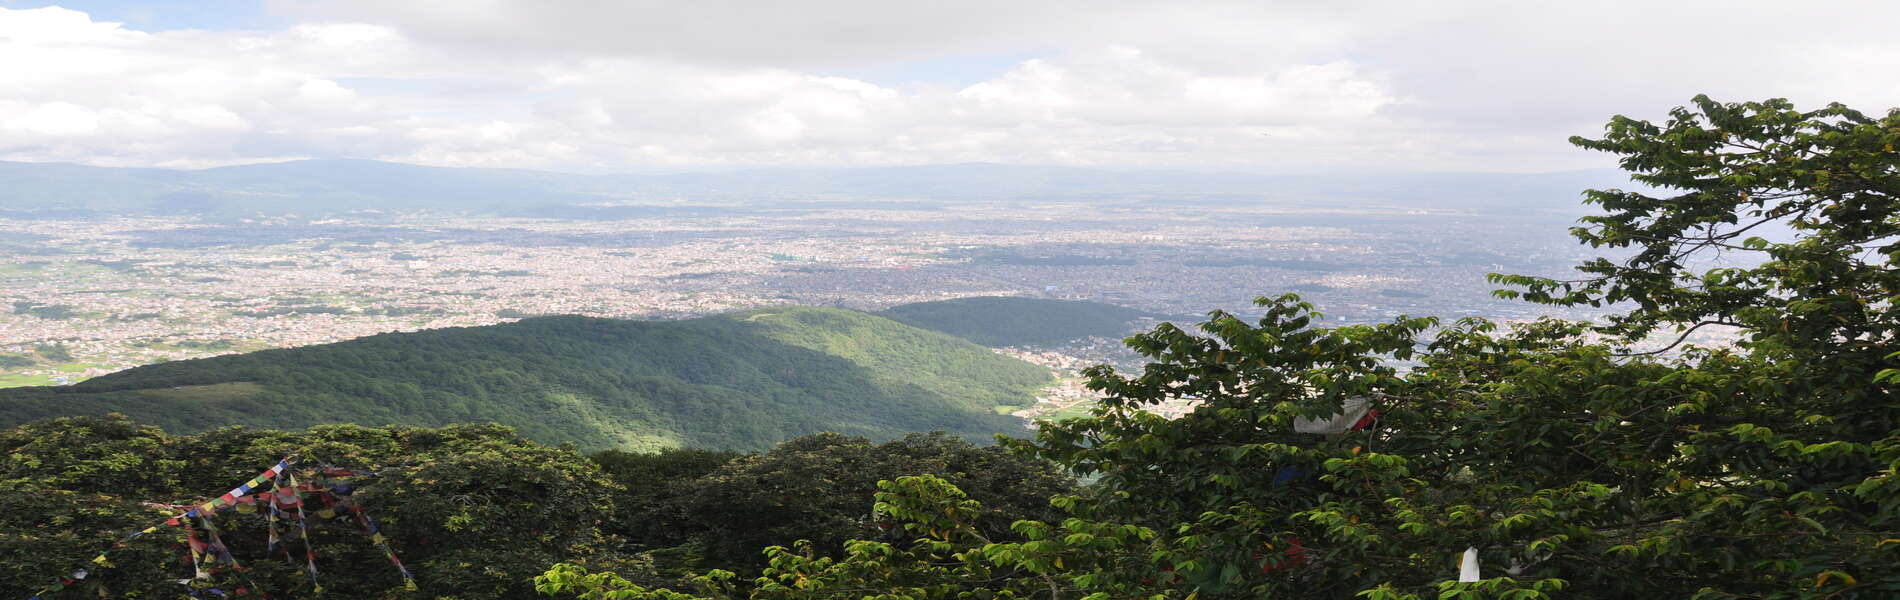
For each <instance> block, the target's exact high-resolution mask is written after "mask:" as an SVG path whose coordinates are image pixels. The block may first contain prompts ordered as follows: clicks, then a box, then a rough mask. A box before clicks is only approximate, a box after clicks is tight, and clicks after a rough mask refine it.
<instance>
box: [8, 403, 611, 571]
mask: <svg viewBox="0 0 1900 600" xmlns="http://www.w3.org/2000/svg"><path fill="white" fill-rule="evenodd" d="M293 454H294V455H295V456H296V460H297V461H298V462H299V464H307V465H312V466H316V465H336V466H343V467H349V468H351V469H357V470H371V471H375V473H376V474H375V476H374V477H370V478H366V479H362V480H360V481H357V482H355V483H356V485H355V486H354V490H353V497H354V499H355V501H356V502H359V503H361V505H362V506H364V507H366V508H367V511H368V513H369V514H370V515H372V516H373V519H374V520H375V522H376V523H378V525H379V526H380V530H379V532H380V534H381V535H383V536H385V537H386V538H387V540H388V544H389V545H390V546H391V547H392V548H393V549H394V550H395V551H396V552H397V553H398V554H399V555H400V556H401V559H402V561H403V562H404V564H406V565H407V566H408V568H409V570H411V571H412V572H413V573H414V575H415V583H416V584H417V588H418V590H416V591H419V592H421V593H420V594H417V593H415V592H414V591H411V590H408V589H405V588H406V586H405V581H404V579H403V577H402V576H401V575H400V574H399V573H398V571H397V570H396V569H395V567H394V566H392V564H391V562H390V561H389V559H388V556H387V555H385V554H384V553H383V552H382V551H381V549H380V548H378V547H377V545H376V544H375V543H374V542H373V540H371V539H370V538H369V536H368V535H366V534H365V532H364V531H363V530H362V529H361V528H360V527H359V524H358V523H357V522H355V521H353V520H351V519H350V518H349V515H348V514H347V511H337V514H329V513H324V512H319V511H321V510H322V509H323V508H324V507H323V506H321V505H316V504H313V505H311V506H310V507H309V509H310V511H311V512H310V517H311V520H310V523H311V525H310V529H309V535H310V538H309V545H308V546H306V545H303V540H302V539H301V538H300V537H297V535H298V534H293V533H291V532H290V531H289V530H288V529H287V528H285V529H283V530H282V531H280V534H282V535H284V536H286V537H285V538H284V539H285V540H286V543H285V545H284V546H283V548H285V549H286V550H288V549H290V548H293V547H294V552H295V553H297V554H298V555H299V556H296V557H286V556H284V555H282V554H281V553H279V554H267V553H266V544H265V540H266V539H267V538H268V537H269V536H270V534H269V533H268V531H267V530H266V524H265V519H264V518H263V517H262V516H260V515H259V514H258V513H257V511H249V512H245V511H238V512H237V514H229V513H226V514H222V515H221V516H219V517H218V518H217V519H216V523H217V526H218V527H219V528H222V529H223V540H224V541H225V542H226V543H228V544H229V549H230V552H231V553H232V555H233V556H235V557H236V558H238V559H239V561H240V562H241V564H242V565H244V567H245V570H243V571H235V570H233V571H235V572H234V573H233V572H220V573H218V574H216V576H214V577H212V578H209V579H205V580H201V581H192V580H190V579H189V578H191V577H192V576H193V575H194V572H193V568H192V565H191V562H190V560H188V555H187V554H186V551H185V550H184V546H183V544H184V542H185V541H186V540H185V534H184V533H183V530H181V529H180V528H179V527H175V526H159V527H157V528H156V529H155V530H154V531H152V532H151V534H150V535H142V536H141V537H138V538H136V539H131V540H127V541H125V543H124V544H123V547H115V546H114V543H115V542H119V541H120V540H125V538H126V536H128V535H129V534H132V533H134V532H138V531H140V530H141V529H142V528H145V527H150V526H156V525H159V524H160V523H161V522H162V521H164V520H165V519H166V518H168V517H170V516H174V515H176V514H178V511H177V510H176V509H173V508H165V507H157V508H155V507H153V506H152V505H150V503H160V504H169V505H181V504H185V505H196V504H198V503H202V502H205V501H207V500H209V499H211V498H215V497H217V496H218V494H220V493H222V492H224V491H226V490H230V489H231V488H232V487H233V486H235V485H238V484H240V483H243V482H245V481H246V480H248V479H250V478H251V477H253V476H255V475H257V474H258V472H259V471H260V470H262V469H264V468H266V467H269V466H270V465H272V464H273V463H276V462H277V461H278V460H279V459H281V458H283V457H285V456H288V455H293ZM618 489H619V488H618V486H616V485H615V484H613V483H612V482H611V481H609V480H607V478H606V477H605V476H604V475H603V474H601V473H600V471H599V470H598V469H597V468H596V467H594V465H593V464H592V463H591V462H590V461H588V460H587V459H586V458H584V457H582V456H580V455H579V454H577V453H575V452H574V451H572V450H569V449H562V448H552V447H548V446H543V445H540V444H537V443H535V442H532V441H528V440H526V439H523V438H521V437H520V436H518V435H516V434H515V433H514V432H513V430H510V429H508V428H506V427H501V426H495V425H465V426H454V427H445V428H439V429H424V428H414V427H376V428H371V427H359V426H354V425H330V426H321V427H315V428H311V429H310V430H307V431H301V432H283V431H261V430H250V429H242V428H228V429H220V430H215V431H210V432H205V433H202V434H197V435H190V436H171V435H166V434H165V433H163V432H161V431H159V430H158V429H157V428H155V427H148V426H139V425H135V424H133V423H131V422H129V421H127V420H125V419H124V418H122V417H117V416H110V417H71V418H61V419H53V420H48V421H42V422H38V423H33V424H28V425H23V426H20V427H16V428H12V429H9V430H5V431H0V595H5V596H11V597H17V598H25V597H28V596H30V595H33V594H35V593H39V592H42V591H45V590H47V588H48V587H49V585H51V584H55V583H57V582H60V581H61V580H63V579H73V581H72V583H70V584H65V585H62V586H61V587H60V588H59V589H54V590H52V591H50V592H48V593H46V594H45V595H43V596H42V597H43V598H45V599H46V600H55V599H59V598H81V597H88V598H90V597H114V598H118V597H125V598H132V597H152V598H176V597H182V595H184V594H186V593H189V592H190V591H191V589H193V588H191V587H188V586H184V585H180V582H181V580H182V581H184V582H185V583H186V584H189V585H191V586H200V587H206V586H215V587H217V588H219V589H220V591H222V592H224V593H226V594H237V593H238V592H237V590H238V589H240V588H241V589H244V590H245V591H246V593H252V594H254V593H260V592H261V593H265V594H270V595H272V596H277V597H291V598H298V597H311V596H314V595H315V590H314V587H315V586H314V585H313V584H312V580H311V577H309V575H308V573H306V572H305V571H304V570H303V567H304V565H305V562H304V561H303V556H302V554H304V553H305V552H306V551H309V552H312V553H314V555H315V557H316V560H315V562H316V565H317V568H318V571H319V573H318V575H317V577H316V580H317V581H318V582H320V583H321V585H322V586H323V588H324V591H325V592H326V593H327V594H328V595H332V596H336V597H349V598H380V597H409V596H422V597H456V598H465V599H471V600H473V599H480V598H497V599H499V598H519V597H522V596H524V595H530V594H532V593H533V592H532V590H531V588H530V584H529V581H530V580H531V579H532V578H533V577H534V576H535V575H536V574H538V573H540V572H542V571H544V570H546V569H547V568H548V567H549V566H550V565H552V564H554V563H556V562H558V561H577V562H582V563H585V564H590V565H595V566H607V567H616V566H619V565H618V564H617V563H615V562H614V561H613V560H612V557H611V556H610V555H606V554H603V553H601V552H600V551H599V550H600V548H601V547H602V545H603V541H604V536H603V534H602V531H601V524H602V523H603V522H604V521H605V520H606V519H607V518H608V517H609V516H610V514H611V508H612V500H613V497H614V496H615V494H616V492H617V491H618ZM311 498H314V497H311ZM308 501H310V502H315V500H314V499H310V500H308ZM202 533H203V532H202V531H201V532H200V534H202ZM108 551H109V555H108V559H107V560H106V561H105V562H93V560H94V558H95V557H97V556H100V553H101V552H108ZM286 558H290V559H291V560H289V561H287V560H286ZM181 561H182V564H181ZM81 570H84V571H85V576H84V577H74V574H76V573H78V572H80V571H81ZM199 593H201V594H214V593H213V592H210V591H209V590H208V589H200V590H199Z"/></svg>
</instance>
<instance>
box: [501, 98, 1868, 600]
mask: <svg viewBox="0 0 1900 600" xmlns="http://www.w3.org/2000/svg"><path fill="white" fill-rule="evenodd" d="M1575 141H1576V142H1577V143H1578V144H1579V145H1582V146H1585V147H1588V148H1593V149H1599V150H1605V151H1610V152H1614V153H1617V154H1619V155H1621V156H1622V157H1623V165H1624V166H1625V168H1626V169H1628V170H1630V171H1631V172H1632V173H1633V174H1634V176H1635V178H1636V179H1637V180H1638V181H1640V182H1642V183H1644V184H1647V185H1648V186H1651V187H1653V188H1657V189H1661V190H1664V191H1671V190H1673V191H1676V192H1680V193H1678V194H1677V195H1674V196H1669V197H1660V198H1659V197H1652V196H1649V195H1646V194H1643V193H1636V192H1627V191H1619V190H1607V191H1593V192H1591V194H1590V198H1591V200H1592V201H1593V202H1596V203H1598V204H1600V205H1601V206H1602V207H1603V208H1604V209H1605V210H1606V213H1607V214H1604V215H1601V216H1597V217H1593V218H1590V219H1587V220H1586V221H1585V226H1584V227H1581V228H1578V229H1577V230H1576V233H1577V235H1578V237H1579V238H1580V239H1582V240H1583V241H1585V242H1586V243H1590V244H1593V245H1597V246H1607V247H1612V248H1628V249H1630V250H1633V251H1634V252H1633V253H1632V254H1630V255H1628V256H1627V257H1625V258H1622V259H1615V260H1613V259H1608V258H1605V259H1599V260H1594V261H1590V262H1589V263H1586V264H1585V265H1584V266H1583V267H1582V270H1583V272H1584V274H1585V275H1586V276H1590V277H1591V278H1588V279H1584V280H1578V281H1556V280H1552V279H1546V278H1537V277H1527V276H1511V275H1497V276H1494V278H1495V280H1496V281H1499V282H1501V283H1505V284H1510V285H1514V286H1518V288H1519V289H1518V290H1508V291H1506V292H1505V293H1504V294H1505V295H1521V296H1522V297H1524V298H1527V299H1530V300H1533V301H1539V302H1552V303H1559V304H1578V303H1590V304H1597V305H1603V306H1627V307H1629V311H1628V312H1626V313H1623V314H1621V315H1618V316H1616V317H1614V318H1612V319H1609V320H1608V321H1607V322H1605V323H1602V324H1587V323H1567V322H1560V321H1543V322H1538V323H1534V324H1530V325H1527V326H1522V327H1518V328H1515V329H1512V330H1509V331H1500V330H1498V329H1497V327H1496V326H1495V325H1493V324H1491V323H1487V322H1484V321H1481V320H1464V321H1459V322H1458V323H1455V324H1450V325H1449V326H1443V327H1441V324H1440V323H1438V322H1436V321H1435V320H1432V319H1415V318H1400V319H1397V320H1395V321H1393V322H1392V323H1389V324H1382V325H1369V326H1350V327H1340V328H1331V329H1327V328H1316V327H1313V324H1314V323H1317V322H1319V315H1318V314H1317V313H1315V312H1313V309H1312V307H1311V306H1309V305H1307V304H1305V303H1302V302H1300V301H1299V300H1298V299H1297V298H1295V297H1292V296H1283V297H1280V298H1272V299H1262V300H1261V301H1260V304H1261V305H1262V306H1263V307H1265V308H1266V314H1265V316H1264V317H1262V318H1261V319H1260V320H1259V321H1257V322H1255V323H1247V322H1244V321H1242V320H1240V319H1237V318H1235V317H1233V316H1231V315H1228V314H1225V313H1219V312H1216V313H1214V314H1212V315H1211V317H1210V319H1208V320H1207V321H1206V322H1205V323H1202V324H1201V325H1200V327H1199V332H1197V333H1195V332H1189V331H1186V330H1182V329H1179V328H1176V327H1173V326H1171V325H1167V324H1163V325H1161V326H1159V327H1157V328H1155V330H1153V331H1151V332H1149V333H1145V334H1142V335H1138V336H1135V337H1133V338H1130V344H1131V345H1132V346H1133V347H1134V348H1135V349H1136V350H1138V351H1140V352H1142V353H1143V354H1144V355H1146V356H1147V357H1149V358H1150V360H1151V363H1150V364H1149V365H1148V366H1147V367H1146V368H1145V369H1144V370H1143V371H1142V372H1141V373H1138V374H1133V375H1128V376H1123V375H1118V374H1117V373H1115V372H1114V371H1111V370H1109V369H1106V368H1097V369H1094V370H1092V371H1090V372H1089V375H1090V386H1091V387H1092V388H1094V389H1096V390H1099V391H1102V392H1104V393H1106V394H1107V396H1108V399H1107V400H1106V401H1104V402H1103V403H1102V404H1101V405H1100V406H1099V407H1098V408H1097V409H1096V410H1095V411H1094V412H1093V413H1092V414H1091V415H1090V416H1088V417H1083V418H1076V419H1070V420H1065V421H1062V422H1059V423H1054V424H1048V425H1045V426H1044V427H1043V428H1042V429H1041V430H1040V431H1039V433H1038V435H1037V437H1036V439H1035V440H1033V441H1012V442H1008V443H1007V444H1008V445H1009V446H1010V447H1012V448H1013V449H1015V450H1017V451H1020V452H1024V453H1028V454H1032V455H1036V456H1041V457H1044V458H1048V459H1050V460H1053V461H1055V462H1057V463H1058V464H1061V465H1063V466H1064V467H1066V468H1068V469H1071V470H1073V471H1075V472H1077V473H1079V474H1083V475H1088V476H1091V477H1095V478H1098V481H1097V482H1096V483H1095V484H1094V485H1093V486H1091V487H1089V488H1087V489H1086V490H1085V491H1084V493H1083V494H1081V495H1079V496H1076V497H1066V498H1059V499H1058V505H1059V506H1060V507H1062V508H1063V509H1064V510H1065V511H1067V512H1068V513H1069V514H1070V515H1072V516H1071V517H1070V518H1068V519H1066V520H1065V521H1064V522H1063V523H1062V526H1061V528H1059V529H1058V528H1055V527H1052V526H1050V525H1047V524H1044V523H1041V522H1035V521H1025V522H1021V523H1017V524H1015V526H1014V527H1013V530H1014V531H1015V532H1017V533H1019V534H1021V535H1022V536H1023V539H1025V540H1027V541H1014V540H994V539H987V538H983V537H979V536H977V535H976V533H974V532H972V530H971V528H970V527H969V526H968V525H967V524H966V523H967V515H968V514H969V512H968V511H970V510H972V507H973V506H975V505H974V503H973V502H971V501H969V500H967V499H965V498H964V497H963V496H962V494H961V493H960V492H958V491H956V490H955V489H954V487H951V486H947V485H944V484H942V482H931V481H927V480H917V479H900V480H898V481H895V482H892V483H890V484H887V487H886V492H887V494H888V495H880V496H879V500H880V502H879V504H878V505H877V506H878V510H879V511H880V513H882V514H886V515H890V516H892V517H894V518H899V519H903V520H904V522H905V524H906V527H907V529H909V530H910V531H913V532H918V533H921V534H923V537H920V538H919V539H917V540H915V541H914V542H913V543H911V544H909V545H896V544H888V543H884V542H877V541H868V540H867V541H854V542H847V543H846V544H845V548H846V554H845V556H844V557H843V558H842V559H835V560H834V559H831V558H826V557H820V556H817V555H814V554H812V553H810V552H808V551H806V550H805V549H804V548H802V547H798V548H796V549H793V550H786V549H784V548H775V549H771V550H768V555H769V556H770V557H771V560H772V564H771V568H769V569H768V570H767V571H766V572H765V575H764V576H763V577H761V578H760V579H758V580H757V581H755V582H754V586H753V587H752V588H750V589H749V590H746V589H738V588H733V587H731V585H730V583H731V580H732V577H731V576H730V575H729V574H725V573H714V574H709V575H708V576H705V577H702V578H700V579H699V580H698V582H699V588H698V589H696V590H695V591H694V593H696V594H700V595H703V596H705V597H717V598H732V597H744V596H749V597H752V598H779V597H785V598H814V597H845V596H860V595H862V596H870V597H887V598H993V597H1006V598H1007V597H1047V598H1068V597H1083V596H1084V595H1085V594H1086V597H1088V598H1092V599H1093V598H1119V597H1147V598H1259V597H1272V598H1342V597H1359V598H1367V599H1370V600H1419V599H1423V598H1433V597H1436V598H1440V599H1478V598H1500V599H1515V600H1531V599H1541V598H1556V597H1574V598H1698V599H1715V598H1760V599H1784V598H1785V599H1795V598H1804V599H1822V598H1889V597H1894V596H1895V595H1896V594H1900V570H1896V569H1893V568H1892V566H1893V565H1894V564H1900V474H1897V473H1900V423H1897V422H1896V418H1897V417H1896V413H1895V412H1894V411H1893V408H1892V407H1893V406H1894V403H1895V398H1894V389H1893V386H1894V385H1895V383H1896V380H1900V367H1896V365H1894V364H1893V363H1894V360H1895V359H1896V357H1900V348H1896V347H1895V346H1896V341H1895V335H1894V334H1895V330H1894V323H1895V321H1896V312H1895V307H1894V304H1895V301H1896V299H1897V298H1900V274H1897V273H1900V269H1896V268H1895V267H1896V262H1897V261H1900V244H1896V243H1895V239H1896V238H1897V237H1900V231H1897V230H1895V227H1900V202H1896V200H1900V153H1896V152H1895V146H1896V145H1900V111H1895V112H1893V113H1890V114H1889V115H1888V116H1887V117H1886V118H1883V119H1873V118H1869V117H1866V116H1864V115H1862V114H1860V113H1856V112H1853V111H1851V110H1848V109H1845V108H1843V107H1839V106H1833V107H1829V108H1827V109H1823V110H1819V111H1810V112H1800V111H1795V110H1793V109H1792V108H1791V107H1790V106H1789V105H1788V104H1787V103H1786V102H1784V101H1779V100H1774V101H1768V102H1762V103H1746V104H1718V103H1715V102H1712V101H1709V100H1708V99H1706V98H1697V99H1696V106H1695V108H1694V109H1678V110H1677V111H1675V112H1673V113H1672V119H1671V120H1670V121H1669V122H1668V123H1667V124H1665V125H1661V126H1658V125H1655V124H1651V123H1647V122H1643V121H1637V120H1633V119H1627V118H1622V117H1619V118H1617V119H1616V120H1615V121H1613V122H1612V123H1611V124H1610V127H1609V128H1608V130H1607V133H1606V135H1605V137H1604V138H1603V139H1601V140H1589V139H1578V140H1575ZM1777 221H1779V222H1782V223H1784V224H1785V226H1786V228H1787V231H1788V236H1789V237H1790V238H1791V239H1790V240H1788V241H1770V240H1768V239H1766V238H1740V237H1738V236H1741V235H1743V234H1744V233H1746V232H1748V231H1751V230H1754V229H1755V228H1766V227H1768V226H1769V224H1770V223H1774V222H1777ZM1713 250H1722V251H1730V252H1752V253H1756V254H1758V255H1759V257H1760V259H1761V260H1759V261H1758V262H1749V263H1746V264H1745V265H1744V266H1728V265H1718V266H1714V267H1694V266H1692V265H1697V264H1706V263H1698V262H1697V260H1696V255H1698V254H1699V253H1705V252H1708V251H1713ZM1698 268H1699V269H1700V271H1699V272H1697V269H1698ZM1710 321H1714V322H1719V323H1722V324H1725V325H1729V326H1733V327H1739V328H1741V329H1743V330H1744V332H1745V334H1746V335H1745V337H1744V339H1743V340H1742V341H1741V342H1740V343H1738V344H1736V345H1735V346H1734V347H1730V348H1693V347H1692V348H1687V349H1684V350H1682V351H1680V352H1679V353H1676V354H1661V353H1649V354H1639V353H1636V352H1633V351H1631V350H1630V349H1629V348H1628V346H1627V345H1628V344H1630V343H1632V342H1633V341H1634V340H1636V339H1638V338H1640V337H1641V336H1643V335H1645V334H1648V333H1650V332H1652V331H1658V330H1664V329H1666V328H1692V327H1696V326H1698V325H1700V324H1702V323H1704V322H1710ZM1427 332H1432V333H1431V335H1430V337H1429V338H1428V337H1427V336H1426V334H1427ZM1396 361H1410V362H1412V363H1414V364H1417V365H1418V366H1417V367H1415V368H1411V369H1410V370H1409V371H1406V372H1400V371H1399V370H1397V369H1395V368H1393V367H1391V366H1390V365H1391V364H1394V362H1396ZM1178 398H1193V399H1197V400H1199V401H1200V402H1201V404H1200V406H1199V407H1198V408H1197V409H1195V410H1194V411H1193V412H1192V413H1190V414H1188V415H1186V416H1184V417H1182V418H1179V419H1173V420H1169V419H1164V418H1161V417H1158V416H1155V415H1152V414H1150V413H1147V412H1145V411H1143V410H1141V409H1143V408H1145V407H1147V406H1149V405H1152V404H1155V403H1158V402H1161V401H1166V400H1171V399H1178ZM1355 398H1359V399H1365V400H1368V401H1369V402H1370V403H1371V405H1372V406H1373V408H1374V409H1376V410H1377V411H1379V412H1378V415H1377V417H1376V418H1375V419H1374V420H1373V422H1372V423H1371V424H1370V426H1368V427H1365V428H1363V429H1359V430H1354V431H1350V432H1347V433H1344V434H1335V435H1322V434H1307V433H1299V432H1297V430H1295V428H1294V423H1295V421H1296V420H1298V419H1301V418H1316V417H1327V416H1330V415H1333V414H1336V413H1338V412H1340V411H1342V410H1343V409H1344V407H1345V405H1346V403H1347V402H1348V401H1349V400H1352V399H1355ZM1467 548H1470V549H1475V550H1476V554H1477V557H1478V561H1477V562H1478V563H1479V566H1480V571H1481V576H1480V578H1479V579H1478V580H1477V581H1460V579H1459V571H1460V569H1459V562H1460V557H1461V556H1462V555H1463V554H1464V553H1465V551H1466V549H1467ZM627 583H628V582H624V581H616V580H614V579H613V578H612V577H611V576H602V575H601V574H597V573H595V574H590V573H586V572H585V571H584V569H581V568H578V567H574V566H562V567H557V568H556V569H554V570H551V571H550V572H549V573H547V574H545V575H543V577H542V578H541V579H540V580H539V584H538V587H539V589H541V590H542V591H543V592H544V593H555V594H579V595H582V596H583V597H589V598H610V597H611V598H680V597H684V596H681V595H679V594H678V593H676V592H671V591H653V590H648V589H645V588H642V587H640V586H637V585H626V584H627ZM880 594H882V595H880Z"/></svg>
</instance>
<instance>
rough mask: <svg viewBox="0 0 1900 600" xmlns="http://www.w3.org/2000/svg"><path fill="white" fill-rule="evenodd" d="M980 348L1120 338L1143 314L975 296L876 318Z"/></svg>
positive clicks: (1077, 304) (1067, 302) (1095, 305)
mask: <svg viewBox="0 0 1900 600" xmlns="http://www.w3.org/2000/svg"><path fill="white" fill-rule="evenodd" d="M879 314H881V315H884V316H886V317H890V318H892V319H896V320H898V321H902V322H904V323H908V324H910V325H914V326H917V327H922V328H924V329H930V330H934V331H941V332H944V333H948V334H950V335H954V336H957V337H960V338H963V339H966V340H970V341H972V342H976V343H978V344H983V345H985V346H1046V345H1053V344H1061V343H1064V342H1071V341H1075V340H1079V339H1082V338H1087V337H1110V338H1120V337H1124V336H1127V335H1129V334H1130V333H1132V332H1133V329H1134V327H1133V326H1132V325H1131V323H1132V322H1133V321H1135V320H1136V319H1140V318H1143V317H1151V316H1154V315H1150V314H1148V313H1145V312H1142V311H1139V310H1135V309H1132V308H1124V307H1120V306H1115V305H1112V304H1102V303H1099V302H1083V301H1079V300H1047V299H1042V298H1011V297H1001V296H981V297H974V298H957V299H954V300H939V301H933V302H917V303H914V304H905V305H902V306H896V307H892V308H890V309H888V310H885V311H884V312H882V313H879Z"/></svg>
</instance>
